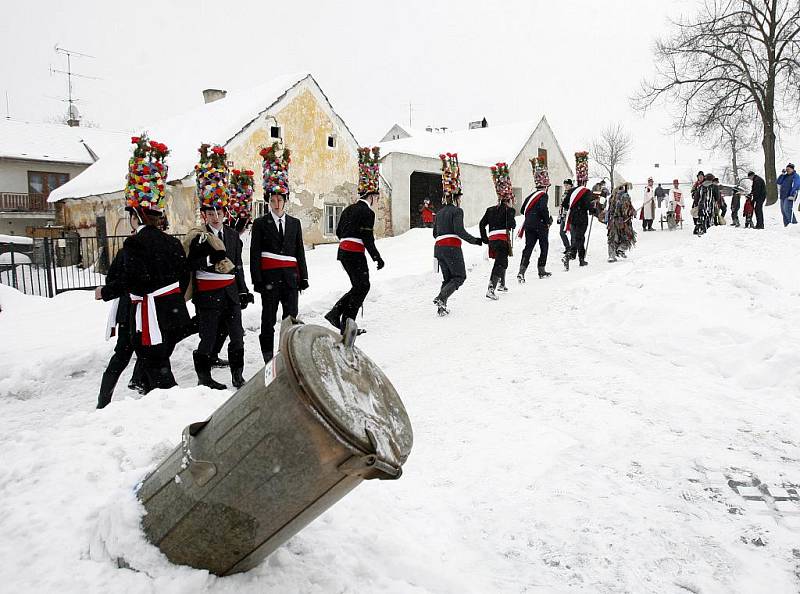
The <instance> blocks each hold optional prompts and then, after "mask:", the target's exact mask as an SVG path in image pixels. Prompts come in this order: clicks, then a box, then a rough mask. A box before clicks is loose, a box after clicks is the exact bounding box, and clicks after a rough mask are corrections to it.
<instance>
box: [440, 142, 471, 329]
mask: <svg viewBox="0 0 800 594" xmlns="http://www.w3.org/2000/svg"><path fill="white" fill-rule="evenodd" d="M439 158H440V159H441V160H442V193H443V196H444V206H442V208H441V209H439V213H438V214H437V215H436V221H435V223H434V225H433V237H434V238H435V239H436V243H435V245H434V247H433V255H434V257H435V258H436V260H437V262H438V263H439V270H441V271H442V288H441V290H440V291H439V294H438V295H437V296H436V297H435V298H434V300H433V304H434V305H435V306H436V308H437V313H438V314H439V315H440V316H446V315H447V314H449V313H450V310H449V309H448V308H447V300H448V299H449V298H450V296H451V295H452V294H453V293H455V292H456V291H457V290H458V289H459V287H461V285H462V284H464V281H465V280H466V279H467V269H466V266H465V265H464V254H463V253H462V251H461V242H462V240H463V241H466V242H467V243H471V244H473V245H481V239H480V237H473V236H472V235H470V234H469V233H467V231H466V229H464V211H463V210H461V168H460V167H459V164H458V154H457V153H447V154H442V155H439Z"/></svg>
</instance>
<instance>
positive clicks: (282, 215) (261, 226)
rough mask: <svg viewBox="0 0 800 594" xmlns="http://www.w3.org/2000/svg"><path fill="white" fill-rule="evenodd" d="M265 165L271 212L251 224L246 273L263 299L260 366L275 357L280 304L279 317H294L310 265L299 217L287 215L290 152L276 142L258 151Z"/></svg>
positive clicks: (266, 197)
mask: <svg viewBox="0 0 800 594" xmlns="http://www.w3.org/2000/svg"><path fill="white" fill-rule="evenodd" d="M259 154H260V155H261V157H262V158H263V159H264V162H263V172H264V175H263V180H264V181H263V187H264V199H265V200H266V201H267V202H269V212H267V213H266V214H265V215H264V216H262V217H259V218H257V219H256V220H255V222H254V223H253V230H252V234H251V237H250V274H251V277H252V279H253V287H254V288H255V290H256V291H257V292H258V293H259V294H260V295H261V334H259V336H258V340H259V343H260V345H261V354H262V356H263V357H264V363H268V362H269V361H270V360H271V359H272V358H273V356H274V355H275V322H276V321H277V319H278V304H280V306H281V316H282V318H284V319H285V318H288V317H293V318H296V317H297V314H298V307H299V300H300V291H305V290H306V289H308V267H307V266H306V251H305V246H304V244H303V228H302V226H301V224H300V219H298V218H296V217H293V216H290V215H288V214H286V210H285V208H286V201H287V200H288V198H289V164H290V163H291V155H290V152H289V149H286V148H284V149H283V150H280V146H279V144H278V143H277V142H276V143H274V144H273V145H272V146H271V147H269V148H264V149H261V152H260V153H259Z"/></svg>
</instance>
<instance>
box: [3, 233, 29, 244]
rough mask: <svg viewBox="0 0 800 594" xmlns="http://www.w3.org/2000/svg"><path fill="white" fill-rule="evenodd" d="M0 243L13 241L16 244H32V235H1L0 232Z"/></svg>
mask: <svg viewBox="0 0 800 594" xmlns="http://www.w3.org/2000/svg"><path fill="white" fill-rule="evenodd" d="M0 243H14V244H18V245H33V238H32V237H23V236H20V235H3V234H0Z"/></svg>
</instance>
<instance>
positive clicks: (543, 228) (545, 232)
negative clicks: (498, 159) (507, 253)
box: [517, 158, 553, 283]
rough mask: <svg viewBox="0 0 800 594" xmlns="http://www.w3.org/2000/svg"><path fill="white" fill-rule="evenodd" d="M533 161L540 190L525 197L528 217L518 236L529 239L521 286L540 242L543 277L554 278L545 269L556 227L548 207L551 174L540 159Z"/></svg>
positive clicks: (522, 211)
mask: <svg viewBox="0 0 800 594" xmlns="http://www.w3.org/2000/svg"><path fill="white" fill-rule="evenodd" d="M530 161H531V167H532V168H533V185H534V187H535V188H536V189H535V190H534V192H533V193H532V194H529V195H528V196H527V197H526V198H525V200H524V201H523V202H522V207H521V208H520V214H522V215H524V216H525V220H524V221H523V223H522V226H521V227H520V229H519V232H518V233H517V237H520V238H522V237H525V249H523V250H522V261H521V262H520V264H519V272H518V273H517V280H518V281H519V282H520V283H524V282H525V271H526V270H527V269H528V266H529V265H530V262H531V254H532V253H533V248H534V247H535V246H536V244H537V243H538V244H539V259H538V260H537V262H536V268H537V270H538V272H539V278H540V279H541V278H547V277H548V276H551V274H550V273H549V272H547V270H545V268H544V267H545V266H546V265H547V252H548V250H549V247H550V240H549V235H550V225H552V224H553V217H551V216H550V211H549V210H548V208H547V203H548V201H549V197H548V195H547V188H549V187H550V175H549V173H548V172H547V168H546V167H545V166H544V164H543V163H539V159H537V158H533V159H531V160H530Z"/></svg>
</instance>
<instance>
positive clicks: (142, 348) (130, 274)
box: [122, 206, 191, 389]
mask: <svg viewBox="0 0 800 594" xmlns="http://www.w3.org/2000/svg"><path fill="white" fill-rule="evenodd" d="M126 210H127V211H128V212H129V213H130V224H131V227H132V228H133V230H134V232H135V233H134V234H133V235H132V236H131V237H128V238H127V239H126V240H125V243H124V244H123V246H122V249H123V252H124V256H123V257H124V266H123V272H122V278H123V285H124V286H125V288H126V289H127V290H128V291H129V292H130V300H131V318H132V321H131V334H132V340H133V346H134V350H135V351H136V357H137V359H139V360H140V361H141V364H142V371H143V372H144V374H145V378H146V381H145V384H146V386H147V389H154V388H162V389H167V388H171V387H173V386H176V385H177V382H176V381H175V377H174V376H173V375H172V368H171V367H170V362H169V358H170V356H172V351H173V349H174V348H175V344H177V343H178V342H179V341H180V340H182V339H183V338H185V337H186V336H187V335H188V334H189V333H191V331H190V330H189V328H190V325H191V322H190V319H189V311H188V310H187V309H186V302H185V301H184V299H183V294H184V292H185V291H186V289H187V287H188V285H189V279H190V277H189V267H188V266H187V264H186V255H185V253H184V251H183V246H182V245H181V242H180V241H178V239H176V238H175V237H172V236H170V235H167V234H166V233H164V232H163V231H162V230H161V229H160V227H161V226H162V225H163V213H162V212H161V211H160V210H158V209H157V208H155V207H152V206H151V207H147V208H145V207H142V206H137V207H132V206H128V207H127V208H126Z"/></svg>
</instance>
